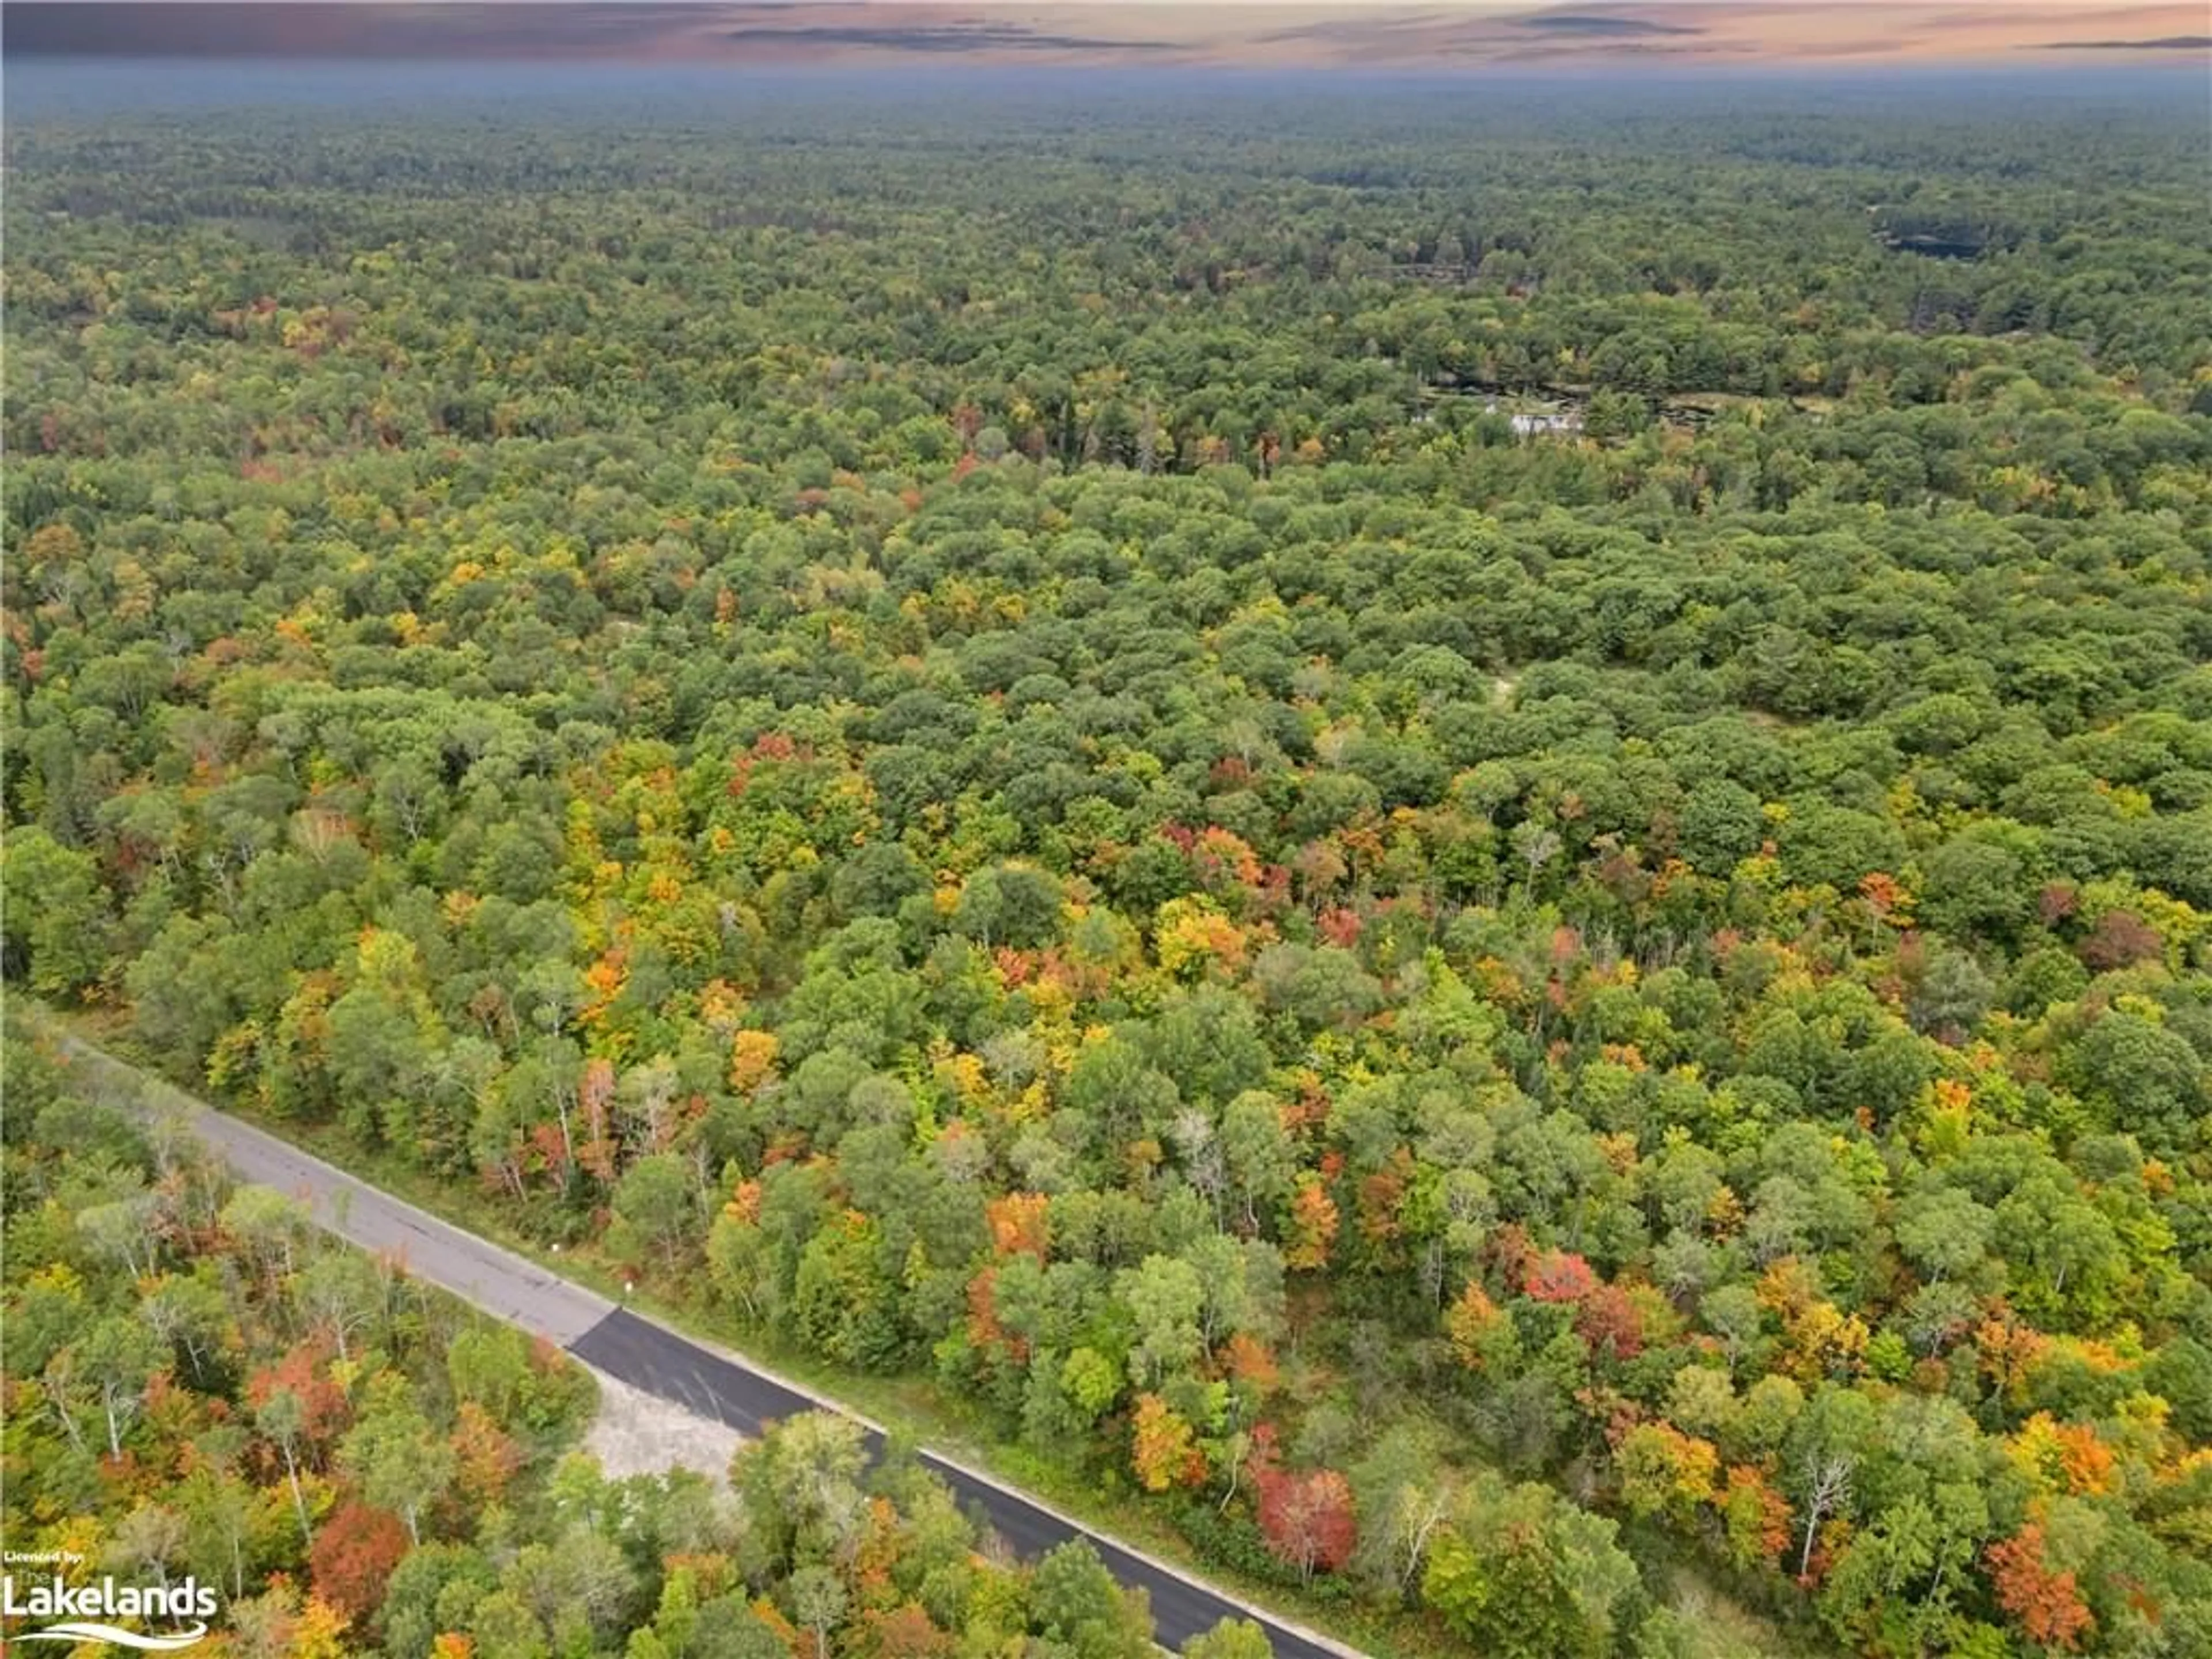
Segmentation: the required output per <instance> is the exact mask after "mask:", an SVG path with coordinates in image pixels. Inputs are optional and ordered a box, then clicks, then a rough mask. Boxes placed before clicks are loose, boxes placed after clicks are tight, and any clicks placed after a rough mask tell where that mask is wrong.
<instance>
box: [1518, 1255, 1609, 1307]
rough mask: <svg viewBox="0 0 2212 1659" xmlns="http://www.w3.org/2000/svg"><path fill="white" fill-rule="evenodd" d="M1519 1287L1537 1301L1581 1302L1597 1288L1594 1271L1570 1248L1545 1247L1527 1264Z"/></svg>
mask: <svg viewBox="0 0 2212 1659" xmlns="http://www.w3.org/2000/svg"><path fill="white" fill-rule="evenodd" d="M1521 1288H1522V1290H1524V1291H1527V1292H1528V1294H1529V1295H1530V1296H1531V1297H1534V1298H1535V1299H1536V1300H1537V1301H1539V1302H1580V1301H1581V1300H1582V1299H1583V1297H1586V1296H1588V1295H1589V1293H1590V1292H1591V1291H1594V1290H1595V1289H1596V1288H1597V1274H1596V1273H1594V1272H1592V1271H1591V1269H1590V1264H1589V1262H1587V1261H1583V1258H1582V1257H1580V1256H1578V1255H1574V1254H1573V1253H1572V1252H1571V1251H1567V1250H1547V1251H1545V1252H1544V1253H1543V1254H1542V1255H1540V1256H1538V1257H1537V1258H1536V1259H1535V1260H1534V1261H1532V1262H1530V1263H1529V1264H1528V1273H1527V1275H1526V1277H1524V1278H1523V1279H1522V1281H1521Z"/></svg>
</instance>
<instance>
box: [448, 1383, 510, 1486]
mask: <svg viewBox="0 0 2212 1659" xmlns="http://www.w3.org/2000/svg"><path fill="white" fill-rule="evenodd" d="M522 1462H523V1459H522V1449H521V1448H520V1446H518V1445H516V1444H515V1443H514V1439H513V1436H511V1435H509V1434H508V1433H507V1431H505V1430H504V1429H502V1428H501V1427H500V1425H498V1423H497V1422H495V1420H494V1419H493V1418H492V1414H491V1413H489V1412H488V1411H486V1410H485V1409H484V1408H483V1406H482V1405H481V1404H479V1403H478V1402H477V1401H473V1400H464V1401H461V1404H460V1407H459V1412H458V1413H456V1421H455V1423H454V1425H453V1463H454V1468H455V1471H456V1473H455V1476H454V1478H455V1480H456V1481H457V1482H458V1483H459V1487H460V1491H461V1495H462V1496H463V1497H464V1498H466V1499H467V1500H468V1501H469V1503H470V1504H471V1506H472V1507H475V1508H479V1509H481V1508H482V1507H483V1506H484V1505H487V1504H496V1503H497V1502H499V1501H500V1499H501V1498H502V1497H504V1496H505V1495H506V1492H507V1482H508V1481H510V1480H513V1479H514V1476H515V1472H516V1471H517V1470H519V1469H520V1468H521V1467H522Z"/></svg>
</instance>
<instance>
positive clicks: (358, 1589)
mask: <svg viewBox="0 0 2212 1659" xmlns="http://www.w3.org/2000/svg"><path fill="white" fill-rule="evenodd" d="M406 1553H407V1528H405V1527H404V1526H402V1525H401V1524H400V1522H399V1517H398V1516H396V1515H393V1514H392V1513H391V1512H390V1511H389V1510H380V1509H374V1508H372V1507H371V1506H370V1505H368V1504H359V1503H352V1504H343V1505H341V1506H340V1507H339V1509H338V1510H337V1513H336V1514H334V1515H332V1516H331V1518H330V1519H329V1520H328V1521H325V1522H324V1523H323V1527H322V1530H321V1531H319V1532H318V1533H317V1534H315V1542H314V1546H313V1548H311V1549H310V1550H309V1551H308V1552H307V1571H308V1572H309V1573H310V1574H311V1575H312V1576H313V1582H314V1586H315V1594H316V1595H319V1596H320V1597H321V1598H322V1599H323V1600H324V1601H327V1602H329V1603H330V1605H331V1606H332V1607H336V1608H337V1610H338V1611H339V1612H340V1613H343V1614H345V1616H346V1617H347V1618H349V1619H351V1620H361V1619H362V1618H364V1617H366V1616H367V1615H368V1614H369V1613H374V1611H375V1610H376V1609H377V1608H378V1607H381V1606H382V1605H383V1604H384V1587H385V1584H386V1583H387V1582H388V1581H389V1580H390V1578H391V1577H392V1569H393V1568H394V1567H396V1566H398V1565H399V1558H400V1557H402V1556H403V1555H404V1554H406Z"/></svg>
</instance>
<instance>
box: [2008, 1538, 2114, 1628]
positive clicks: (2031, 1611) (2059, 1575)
mask: <svg viewBox="0 0 2212 1659" xmlns="http://www.w3.org/2000/svg"><path fill="white" fill-rule="evenodd" d="M2043 1543H2044V1541H2043V1524H2042V1522H2037V1521H2031V1522H2028V1524H2027V1525H2026V1526H2024V1527H2022V1528H2021V1529H2020V1531H2019V1532H2018V1533H2017V1534H2015V1535H2014V1536H2013V1537H2010V1538H2008V1539H2006V1540H2004V1541H2002V1542H2001V1543H1996V1544H1992V1545H1990V1547H1989V1556H1988V1559H1989V1564H1990V1583H1992V1584H1993V1585H1994V1586H1995V1587H1996V1593H1997V1605H1998V1606H1999V1607H2002V1608H2003V1609H2004V1610H2005V1611H2006V1612H2007V1613H2009V1614H2011V1615H2012V1617H2013V1618H2014V1619H2015V1620H2017V1621H2018V1622H2019V1625H2020V1627H2021V1630H2022V1631H2023V1632H2026V1633H2027V1637H2028V1639H2029V1640H2031V1641H2034V1642H2040V1643H2042V1644H2044V1645H2045V1646H2046V1647H2054V1648H2064V1649H2067V1650H2072V1649H2074V1648H2075V1647H2078V1646H2079V1645H2080V1644H2081V1637H2082V1635H2083V1633H2084V1632H2087V1630H2088V1629H2089V1627H2090V1626H2091V1625H2093V1624H2094V1623H2095V1622H2096V1621H2095V1620H2093V1618H2092V1617H2091V1616H2090V1613H2089V1609H2088V1607H2087V1606H2085V1605H2084V1604H2083V1602H2082V1601H2081V1594H2080V1592H2079V1591H2078V1589H2076V1588H2075V1582H2074V1575H2073V1574H2072V1573H2070V1572H2053V1571H2051V1566H2050V1563H2049V1562H2048V1560H2047V1559H2045V1555H2044V1548H2043Z"/></svg>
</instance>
